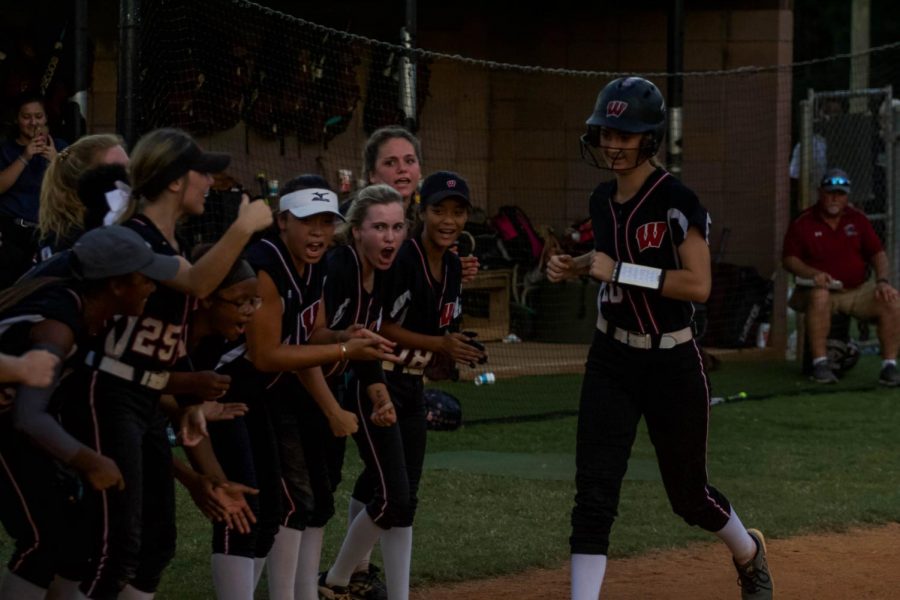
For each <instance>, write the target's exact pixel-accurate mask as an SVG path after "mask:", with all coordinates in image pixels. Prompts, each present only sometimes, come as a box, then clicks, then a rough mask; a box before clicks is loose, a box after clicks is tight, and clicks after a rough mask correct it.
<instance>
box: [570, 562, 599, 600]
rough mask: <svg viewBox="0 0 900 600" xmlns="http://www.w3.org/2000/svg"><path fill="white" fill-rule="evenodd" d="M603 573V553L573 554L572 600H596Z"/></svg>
mask: <svg viewBox="0 0 900 600" xmlns="http://www.w3.org/2000/svg"><path fill="white" fill-rule="evenodd" d="M604 575H606V555H605V554H573V555H572V600H597V598H598V597H599V596H600V588H601V587H602V586H603V577H604Z"/></svg>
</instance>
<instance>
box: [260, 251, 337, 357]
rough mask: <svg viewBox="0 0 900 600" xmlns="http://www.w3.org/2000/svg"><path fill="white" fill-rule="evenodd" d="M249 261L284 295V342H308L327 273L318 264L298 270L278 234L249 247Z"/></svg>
mask: <svg viewBox="0 0 900 600" xmlns="http://www.w3.org/2000/svg"><path fill="white" fill-rule="evenodd" d="M246 258H247V262H249V263H250V265H251V266H252V267H253V269H254V270H256V272H259V271H265V272H266V274H267V275H268V276H269V277H271V278H272V281H273V282H274V283H275V288H276V289H277V290H278V295H279V296H281V304H282V313H281V315H282V316H281V342H282V343H283V344H305V343H307V342H309V336H310V335H312V332H313V327H314V326H315V323H316V316H317V315H318V312H319V307H320V306H321V304H322V286H323V284H324V278H325V272H324V270H323V269H322V267H321V265H319V264H311V265H306V268H305V269H303V274H302V275H301V274H300V273H298V272H297V268H296V267H295V266H294V261H293V259H292V258H291V254H290V252H289V251H288V249H287V247H285V245H284V242H282V241H281V238H279V237H278V236H277V235H270V236H266V237H264V238H263V239H261V240H259V241H258V242H256V243H255V244H253V245H251V246H250V248H248V249H247V254H246Z"/></svg>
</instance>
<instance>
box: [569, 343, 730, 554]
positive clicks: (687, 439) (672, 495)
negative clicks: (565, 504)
mask: <svg viewBox="0 0 900 600" xmlns="http://www.w3.org/2000/svg"><path fill="white" fill-rule="evenodd" d="M709 406H710V405H709V381H708V379H707V375H706V371H705V369H704V368H703V362H702V358H701V355H700V349H699V347H698V346H697V344H696V341H694V340H691V341H690V342H687V343H684V344H680V345H678V346H676V347H675V348H672V349H668V350H658V349H656V350H643V349H638V348H632V347H630V346H627V345H625V344H622V343H620V342H618V341H616V340H614V339H612V338H611V337H609V336H608V335H606V334H605V333H602V332H600V331H599V330H598V331H596V332H595V334H594V340H593V344H592V345H591V349H590V352H589V353H588V359H587V363H586V365H585V374H584V381H583V383H582V388H581V402H580V405H579V412H578V433H577V446H576V454H575V464H576V475H575V487H576V493H575V508H574V509H573V510H572V535H571V537H570V539H569V543H570V546H571V550H572V553H573V554H606V553H607V550H608V548H609V533H610V530H611V529H612V524H613V520H614V519H615V517H616V515H617V510H618V504H619V495H620V491H621V488H622V479H623V478H624V476H625V470H626V468H627V466H628V458H629V456H630V455H631V447H632V444H633V443H634V439H635V435H636V432H637V426H638V422H639V421H640V419H641V416H643V417H644V418H645V419H646V421H647V430H648V432H649V434H650V441H651V442H652V443H653V446H654V448H655V451H656V458H657V462H658V464H659V471H660V474H661V476H662V481H663V485H664V486H665V490H666V494H667V495H668V498H669V502H670V504H671V506H672V510H673V511H674V512H675V513H676V514H677V515H679V516H680V517H681V518H683V519H684V520H685V521H686V522H687V523H688V524H690V525H697V526H699V527H702V528H703V529H706V530H707V531H718V530H719V529H721V528H722V527H724V526H725V523H726V522H727V521H728V517H729V515H730V512H731V506H730V504H729V502H728V500H727V499H726V498H725V497H724V496H723V495H722V494H721V493H720V492H719V491H718V490H716V489H715V488H713V487H712V486H711V485H709V482H708V481H707V471H706V466H707V464H706V442H707V430H708V425H709Z"/></svg>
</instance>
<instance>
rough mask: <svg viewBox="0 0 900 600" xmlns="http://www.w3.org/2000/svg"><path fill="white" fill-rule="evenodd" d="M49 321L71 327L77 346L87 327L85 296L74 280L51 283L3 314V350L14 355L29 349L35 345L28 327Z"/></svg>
mask: <svg viewBox="0 0 900 600" xmlns="http://www.w3.org/2000/svg"><path fill="white" fill-rule="evenodd" d="M47 320H53V321H59V322H61V323H63V324H64V325H66V326H67V327H69V329H71V330H72V332H73V334H74V336H75V343H76V347H77V344H78V343H79V342H80V341H81V339H82V338H83V337H84V335H85V328H84V317H83V304H82V301H81V295H80V294H79V293H78V292H77V291H76V289H75V287H74V285H73V284H72V282H67V281H57V282H53V283H48V284H47V285H46V286H44V287H42V288H40V289H38V290H37V291H36V292H34V293H32V294H30V295H29V296H27V297H25V298H24V299H23V300H22V301H21V302H18V303H17V304H16V305H15V306H12V307H10V308H9V309H7V310H5V311H4V312H3V313H2V314H0V352H3V353H5V354H10V355H13V356H21V355H22V354H24V353H25V352H27V351H28V350H29V349H30V348H31V341H30V339H29V335H28V330H30V329H31V327H33V326H34V325H36V324H37V323H40V322H42V321H47ZM73 352H74V350H73Z"/></svg>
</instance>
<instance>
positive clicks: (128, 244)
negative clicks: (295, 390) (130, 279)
mask: <svg viewBox="0 0 900 600" xmlns="http://www.w3.org/2000/svg"><path fill="white" fill-rule="evenodd" d="M72 252H74V253H75V256H76V257H78V263H79V265H80V272H81V276H82V277H84V279H88V280H93V279H106V278H107V277H116V276H118V275H127V274H128V273H141V274H143V275H146V276H147V277H149V278H150V279H155V280H156V281H168V280H169V279H174V278H175V275H176V274H178V269H179V267H180V264H181V263H180V261H179V260H178V258H177V257H175V256H166V255H164V254H157V253H155V252H153V250H151V249H150V245H149V244H148V243H147V241H146V240H144V238H142V237H141V236H140V235H139V234H138V233H137V232H136V231H134V230H133V229H129V228H128V227H122V226H121V225H110V226H109V227H98V228H97V229H91V230H90V231H88V232H87V233H85V234H84V235H83V236H81V237H80V238H78V241H77V242H75V245H74V246H73V247H72Z"/></svg>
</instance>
